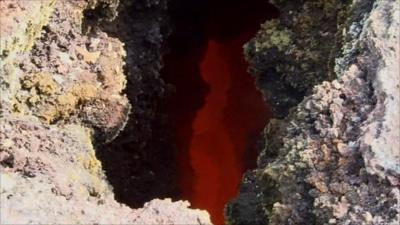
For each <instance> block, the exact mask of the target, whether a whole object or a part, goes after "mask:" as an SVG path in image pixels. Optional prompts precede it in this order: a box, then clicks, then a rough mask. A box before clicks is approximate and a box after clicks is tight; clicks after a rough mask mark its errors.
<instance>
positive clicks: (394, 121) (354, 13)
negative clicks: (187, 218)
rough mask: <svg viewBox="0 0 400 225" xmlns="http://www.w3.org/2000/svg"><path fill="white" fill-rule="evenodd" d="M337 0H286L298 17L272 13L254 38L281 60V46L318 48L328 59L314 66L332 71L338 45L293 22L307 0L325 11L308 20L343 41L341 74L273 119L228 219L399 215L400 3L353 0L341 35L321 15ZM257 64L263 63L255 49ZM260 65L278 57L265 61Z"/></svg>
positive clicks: (373, 220)
mask: <svg viewBox="0 0 400 225" xmlns="http://www.w3.org/2000/svg"><path fill="white" fill-rule="evenodd" d="M279 2H281V1H279ZM282 2H283V1H282ZM285 2H286V1H285ZM322 2H324V4H325V5H324V4H323V5H320V7H318V9H313V8H312V7H310V4H311V5H314V6H315V4H320V3H322ZM335 2H336V1H296V3H294V2H287V3H284V6H283V8H282V9H284V11H281V13H282V14H283V17H282V20H286V19H287V18H288V17H287V15H286V14H289V17H290V18H292V19H293V20H294V22H293V21H291V20H290V21H286V22H282V21H281V22H277V21H272V22H267V24H266V25H264V27H263V28H262V30H261V31H260V32H261V34H259V35H262V36H264V38H265V39H260V37H257V38H256V39H255V40H253V41H251V42H250V43H249V45H253V47H254V48H256V47H257V46H259V47H258V48H261V49H263V48H266V49H264V50H262V51H264V53H262V54H264V55H261V53H259V54H258V53H257V54H255V57H257V58H259V59H260V60H261V59H263V57H265V60H275V58H273V56H274V55H275V54H278V59H277V60H279V57H281V56H280V55H281V54H286V55H287V54H288V53H295V52H296V51H298V49H299V48H300V47H306V48H309V49H313V51H314V53H315V54H312V55H310V56H315V57H321V56H325V57H326V58H325V59H324V60H323V61H319V62H324V63H323V64H321V65H320V66H318V67H314V66H316V65H314V66H313V68H314V69H311V70H312V71H315V72H316V73H321V74H322V75H323V74H324V73H327V72H328V70H327V69H321V68H328V66H329V65H328V63H329V62H328V58H327V57H328V56H329V54H327V53H328V52H329V51H328V50H329V49H326V48H325V47H324V46H321V45H319V44H322V42H319V40H316V42H313V41H312V40H313V39H312V37H311V39H309V38H307V37H304V38H305V40H294V39H293V38H295V37H296V35H299V34H298V32H293V29H300V27H298V26H301V25H302V23H301V22H300V21H301V19H302V18H301V16H299V17H296V16H295V17H296V18H297V19H294V18H293V17H292V16H293V15H299V14H298V13H296V12H297V11H296V9H293V10H294V11H290V10H288V7H291V5H293V4H298V5H300V6H301V7H300V8H301V9H302V10H305V11H303V12H302V13H303V14H304V13H305V12H308V13H311V14H314V13H315V15H316V16H314V17H310V18H308V19H311V21H309V22H306V21H304V22H303V23H305V24H304V26H306V27H305V28H304V29H306V28H307V25H309V24H311V23H313V22H314V23H313V24H314V25H313V26H314V27H313V29H317V30H318V29H319V30H321V33H320V35H323V36H324V35H325V36H326V37H329V36H331V38H329V39H330V40H331V41H332V40H333V38H336V39H337V41H339V43H340V46H339V48H338V46H333V48H338V49H340V52H338V53H335V58H334V59H333V60H334V61H335V65H334V66H333V67H332V70H331V72H332V71H334V72H335V76H336V79H334V80H332V81H324V82H322V83H321V84H318V85H316V86H314V87H313V88H312V93H311V94H310V95H308V96H306V97H305V98H304V100H302V101H301V103H300V104H299V105H298V106H296V107H294V108H292V110H290V113H289V114H288V116H287V117H286V118H285V119H283V120H273V121H271V122H270V123H269V125H268V126H267V127H266V129H265V132H264V134H265V148H264V149H263V151H262V152H261V154H260V156H259V159H258V169H256V170H254V171H253V172H252V173H248V174H246V176H245V179H244V181H243V184H242V187H241V194H240V195H239V197H238V198H237V199H235V200H233V201H231V203H230V204H228V205H227V207H226V216H227V221H228V224H235V225H236V224H276V225H277V224H385V225H389V224H393V225H394V224H399V220H400V189H399V187H400V143H399V141H400V127H399V125H400V124H399V121H400V111H399V101H400V84H399V81H400V74H399V71H400V68H399V62H400V48H399V38H400V34H399V30H400V15H399V13H400V5H399V4H398V1H393V0H376V1H357V0H355V1H352V2H348V3H347V7H346V9H343V10H345V11H343V12H342V13H344V14H346V15H347V20H346V21H344V23H342V24H340V26H339V27H341V29H342V30H338V32H337V33H338V34H339V33H340V35H339V36H336V35H334V36H332V34H333V33H329V32H331V31H328V33H327V34H324V29H330V28H327V27H325V25H322V24H323V23H322V22H319V21H323V20H322V18H321V17H318V16H317V15H320V12H321V10H322V9H324V10H325V9H326V10H325V11H326V12H331V10H337V9H336V7H337V6H339V5H338V4H333V5H331V6H332V7H334V8H335V9H332V8H330V9H328V8H326V7H328V6H327V5H326V4H328V3H335ZM282 4H283V3H282ZM323 6H324V7H323ZM325 6H326V7H325ZM300 14H301V13H300ZM303 19H304V18H303ZM316 20H317V21H316ZM296 21H297V22H296ZM328 21H329V20H328ZM293 23H295V24H296V25H295V26H291V25H293ZM328 26H329V25H328ZM277 32H279V33H277ZM268 34H269V35H268ZM300 34H301V33H300ZM339 38H340V39H341V40H338V39H339ZM307 41H310V42H308V43H307V44H306V45H299V42H307ZM325 41H328V40H324V42H325ZM313 43H314V44H315V45H314V44H313ZM326 44H328V43H325V45H326ZM331 45H333V42H331ZM248 48H249V47H248ZM247 51H249V49H247ZM251 51H253V50H251ZM254 51H255V50H254ZM279 51H284V52H285V53H276V52H279ZM321 51H323V52H325V53H326V54H323V55H321V54H320V53H321ZM267 56H271V57H267ZM271 58H273V59H271ZM302 59H304V60H305V61H304V62H305V63H306V64H308V65H309V61H308V60H309V59H310V58H309V57H307V56H303V57H299V58H298V61H297V62H296V63H294V66H299V67H301V65H302V64H301V63H302ZM292 62H293V61H292ZM250 63H254V62H253V61H252V58H250ZM270 63H271V62H270ZM279 65H280V64H279V63H278V64H272V65H271V67H273V66H276V68H277V66H279ZM252 66H253V67H256V68H261V67H262V66H269V65H265V62H264V61H260V62H257V63H256V64H255V65H252ZM288 66H290V65H288ZM283 71H284V72H285V75H284V76H285V77H287V78H288V79H291V78H289V77H288V76H294V74H291V75H289V74H288V73H287V68H285V69H284V70H283ZM295 71H298V72H299V76H300V77H302V76H306V75H307V74H306V72H307V71H306V70H304V71H302V70H298V69H297V70H295ZM300 71H302V72H300ZM275 72H276V71H275ZM256 75H257V76H261V75H260V74H256ZM267 75H270V74H266V76H267ZM281 75H282V74H281ZM314 75H315V76H317V77H316V78H318V79H319V76H318V75H317V74H315V73H314ZM314 75H313V76H314ZM324 76H327V75H324ZM259 79H263V78H262V77H260V78H259ZM266 79H269V78H266ZM300 81H301V80H300ZM266 82H269V81H266ZM271 82H275V81H271ZM285 82H286V81H285ZM304 82H307V80H305V81H304ZM260 85H261V88H264V87H263V86H262V85H263V83H262V82H261V84H260ZM307 85H308V84H307ZM309 87H310V88H311V87H312V86H309ZM310 90H311V89H310ZM249 187H251V188H249ZM248 196H249V197H248ZM250 197H251V198H250ZM260 208H261V209H260ZM260 218H265V219H264V220H260Z"/></svg>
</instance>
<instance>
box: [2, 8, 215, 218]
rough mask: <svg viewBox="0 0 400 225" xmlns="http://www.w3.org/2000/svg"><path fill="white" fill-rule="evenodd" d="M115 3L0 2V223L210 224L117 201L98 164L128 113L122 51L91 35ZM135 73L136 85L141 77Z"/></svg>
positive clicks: (162, 204)
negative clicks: (137, 207)
mask: <svg viewBox="0 0 400 225" xmlns="http://www.w3.org/2000/svg"><path fill="white" fill-rule="evenodd" d="M118 3H119V1H117V0H97V1H92V0H91V1H86V0H79V1H76V0H68V1H67V0H65V1H64V0H63V1H57V2H56V1H8V0H4V1H3V0H2V1H0V4H1V7H0V16H1V17H0V19H1V20H0V21H1V27H0V33H1V34H2V36H1V41H2V42H1V46H2V47H1V60H2V61H1V64H0V72H1V73H0V79H1V88H2V89H1V91H2V93H1V114H0V203H1V204H0V211H1V213H0V223H1V224H28V223H29V224H38V223H43V224H76V223H82V224H154V223H157V224H211V222H210V218H209V215H208V213H207V212H205V211H201V210H193V209H189V206H190V204H189V203H188V202H183V201H171V199H165V200H160V199H155V200H153V201H150V202H149V203H147V204H145V206H144V207H143V208H139V209H132V208H129V207H128V206H126V205H123V204H121V203H119V202H117V201H116V200H115V197H114V193H113V190H112V189H113V188H112V187H111V185H110V184H109V183H108V179H109V178H106V176H105V173H104V171H103V167H102V165H101V162H100V161H99V160H98V159H97V157H96V155H97V154H98V151H101V150H102V148H101V147H99V146H101V144H103V143H105V142H110V141H112V140H113V139H114V138H115V137H116V136H117V135H118V134H119V132H120V131H121V130H122V129H123V128H124V127H125V125H126V123H127V120H128V116H129V113H130V109H131V104H130V103H129V101H128V98H127V97H126V96H125V94H123V91H124V89H125V85H126V83H127V80H126V76H125V73H126V71H124V68H123V67H124V66H125V61H126V57H127V56H126V46H124V43H123V42H122V41H121V40H119V39H118V38H117V37H110V36H109V35H108V34H107V33H106V32H104V31H102V30H101V29H100V28H99V25H100V23H101V22H102V21H109V20H112V19H113V18H115V17H116V15H117V6H118ZM138 5H140V4H139V3H138ZM52 10H53V13H50V12H52ZM3 37H4V39H3ZM35 38H36V39H35ZM132 39H133V40H139V42H140V41H141V39H135V37H132ZM124 41H126V40H124ZM3 42H4V43H5V44H4V43H3ZM10 43H11V44H10ZM3 53H4V54H3ZM128 53H129V51H128ZM157 54H159V50H157ZM128 58H129V59H130V60H135V58H134V59H132V56H128ZM138 61H139V60H138ZM140 62H142V61H139V62H138V63H136V65H137V64H139V63H140ZM148 63H150V62H148ZM133 64H134V63H133V62H132V61H130V64H129V65H130V66H132V65H133ZM137 72H138V75H136V80H140V79H139V78H138V76H139V77H145V76H146V75H147V74H145V73H144V71H137ZM139 72H140V74H139ZM136 80H135V81H136ZM130 81H132V79H130ZM136 85H137V87H140V88H142V86H143V83H140V82H138V83H137V84H136ZM135 96H136V95H135ZM133 103H134V104H139V103H143V102H141V101H137V100H136V101H133ZM138 109H139V110H141V109H142V110H143V107H140V106H139V107H138ZM150 109H151V110H152V108H150ZM133 121H137V120H133ZM132 124H135V122H132ZM95 144H96V146H94V145H95ZM95 147H96V150H95ZM96 151H97V152H96ZM134 151H135V149H132V152H134ZM109 156H110V155H109ZM131 156H133V154H131ZM133 159H134V158H133V157H132V158H131V159H130V160H133ZM136 160H138V159H136ZM118 175H120V176H121V177H122V176H124V175H125V174H118ZM123 179H126V177H125V178H123ZM137 185H138V186H139V185H140V183H138V184H137ZM138 186H136V187H134V186H132V187H130V188H132V189H131V190H130V193H133V192H134V190H137V187H138Z"/></svg>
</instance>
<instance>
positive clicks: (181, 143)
mask: <svg viewBox="0 0 400 225" xmlns="http://www.w3.org/2000/svg"><path fill="white" fill-rule="evenodd" d="M171 14H172V21H173V23H174V24H175V25H176V27H175V30H174V34H173V35H172V37H171V38H170V40H169V47H170V51H169V53H168V54H167V55H166V56H165V58H164V63H165V65H164V69H163V71H162V76H163V79H164V80H165V81H166V82H167V83H169V84H171V86H172V87H173V88H172V89H173V91H172V92H171V94H170V97H169V99H168V102H167V109H166V111H167V113H168V116H169V121H170V123H171V127H172V131H173V132H174V133H175V143H176V148H177V154H176V155H177V163H178V170H179V172H178V180H179V187H180V190H181V197H180V198H182V199H186V200H189V201H190V202H191V204H192V206H193V207H194V208H200V209H206V210H207V211H208V212H209V213H210V214H211V218H212V220H213V222H214V223H215V224H218V225H219V224H223V223H224V217H223V209H224V205H225V204H226V203H227V201H229V200H230V199H231V198H233V197H234V196H235V195H237V190H238V185H239V183H240V180H241V178H242V175H243V173H244V172H245V171H246V170H247V169H249V168H251V167H252V166H255V163H256V157H257V139H258V135H259V133H260V132H261V130H262V129H263V127H264V125H265V124H266V122H267V120H268V119H269V117H270V116H271V114H270V111H269V109H268V107H267V105H266V104H265V102H264V101H263V99H262V95H261V93H260V92H259V91H258V90H257V89H256V87H255V84H254V78H253V77H252V76H251V75H250V74H248V72H247V63H246V61H245V59H244V57H243V47H242V46H243V45H244V44H245V43H246V42H247V41H248V40H249V39H250V38H252V37H253V36H254V35H255V33H256V31H257V30H258V28H259V25H260V24H261V23H263V22H264V21H265V20H267V19H269V18H272V17H275V16H277V11H276V10H275V9H274V8H273V7H272V6H271V5H270V4H268V3H267V1H265V0H251V1H225V0H219V1H211V0H210V1H200V0H191V1H184V0H182V1H176V2H175V5H172V7H171Z"/></svg>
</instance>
